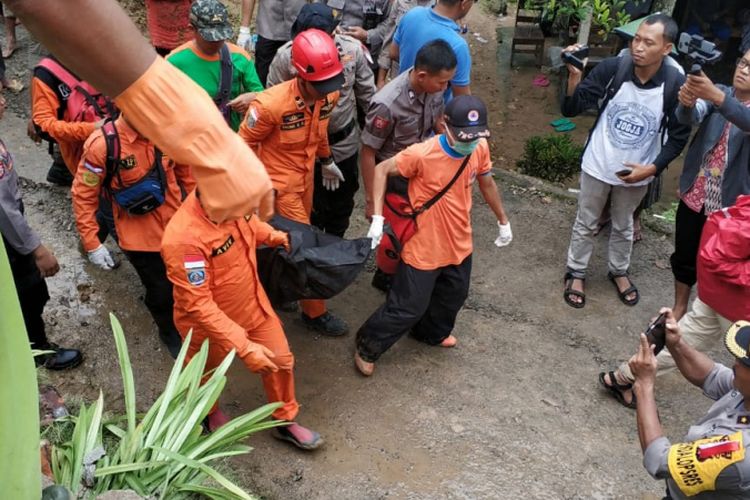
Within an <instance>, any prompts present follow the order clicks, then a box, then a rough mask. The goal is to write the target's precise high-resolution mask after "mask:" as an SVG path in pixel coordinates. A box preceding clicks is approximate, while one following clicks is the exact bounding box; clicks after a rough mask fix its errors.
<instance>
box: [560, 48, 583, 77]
mask: <svg viewBox="0 0 750 500" xmlns="http://www.w3.org/2000/svg"><path fill="white" fill-rule="evenodd" d="M560 56H561V57H562V59H563V61H565V62H566V63H567V64H570V65H572V66H575V67H576V68H578V69H579V70H581V71H583V60H584V59H586V58H587V57H588V56H589V47H588V45H581V46H580V47H578V49H576V50H573V51H571V52H565V51H563V52H562V53H561V54H560Z"/></svg>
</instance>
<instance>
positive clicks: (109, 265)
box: [89, 245, 115, 271]
mask: <svg viewBox="0 0 750 500" xmlns="http://www.w3.org/2000/svg"><path fill="white" fill-rule="evenodd" d="M89 261H90V262H91V263H92V264H94V265H96V266H97V267H100V268H102V269H104V270H105V271H111V270H112V269H114V268H115V261H114V259H113V258H112V255H110V253H109V250H107V247H105V246H104V245H99V248H97V249H96V250H92V251H90V252H89Z"/></svg>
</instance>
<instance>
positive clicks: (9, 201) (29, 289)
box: [0, 141, 49, 349]
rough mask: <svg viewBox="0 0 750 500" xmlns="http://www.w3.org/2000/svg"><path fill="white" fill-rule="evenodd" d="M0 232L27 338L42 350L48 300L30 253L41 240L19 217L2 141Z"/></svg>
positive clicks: (11, 172) (18, 200)
mask: <svg viewBox="0 0 750 500" xmlns="http://www.w3.org/2000/svg"><path fill="white" fill-rule="evenodd" d="M0 234H2V237H3V244H4V245H5V250H6V251H7V253H8V260H9V261H10V269H11V272H12V274H13V280H14V281H15V285H16V292H17V293H18V300H19V302H20V304H21V311H22V313H23V319H24V323H25V324H26V333H27V334H28V336H29V341H30V342H31V344H32V347H33V348H34V349H44V348H46V347H47V346H48V345H49V343H48V342H47V336H46V334H45V331H44V320H43V319H42V312H43V311H44V306H45V304H46V303H47V301H48V300H49V292H48V290H47V284H46V283H45V281H44V278H42V275H41V274H40V273H39V269H37V267H36V263H35V259H34V256H33V254H32V252H33V251H34V250H35V249H36V248H37V247H38V246H39V245H40V244H41V240H40V239H39V236H38V235H37V234H36V232H35V231H34V230H33V229H31V227H30V226H29V224H28V222H26V219H25V218H24V216H23V201H21V193H20V192H19V191H18V173H17V172H16V170H15V169H14V168H13V158H12V157H11V155H10V153H9V152H8V150H7V149H6V147H5V144H4V143H3V142H2V141H0Z"/></svg>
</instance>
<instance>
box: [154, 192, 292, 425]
mask: <svg viewBox="0 0 750 500" xmlns="http://www.w3.org/2000/svg"><path fill="white" fill-rule="evenodd" d="M273 233H278V231H274V229H273V228H272V227H271V226H269V225H268V224H266V223H264V222H261V221H260V220H259V219H258V217H256V216H251V217H246V218H244V219H237V220H233V221H230V222H223V223H220V224H216V223H214V222H212V221H211V220H210V219H209V218H208V217H207V215H206V212H205V210H204V209H203V207H202V206H201V203H200V201H199V200H198V197H197V196H196V192H195V191H194V192H193V193H191V194H190V195H189V196H188V197H187V198H186V199H185V201H184V202H183V204H182V206H181V207H180V208H179V209H178V210H177V213H176V214H175V215H174V217H172V220H171V221H170V222H169V224H168V225H167V229H166V231H165V232H164V239H163V240H162V250H161V253H162V257H163V259H164V263H165V264H166V266H167V276H168V277H169V280H170V281H171V282H172V284H173V286H174V320H175V325H176V326H177V329H178V330H179V331H180V334H181V335H182V336H183V338H184V337H185V335H186V334H187V332H188V331H189V330H190V329H191V328H192V330H193V336H192V340H191V343H190V347H189V349H188V353H187V359H188V360H189V359H190V358H192V356H194V355H195V354H196V353H197V352H198V351H199V350H200V347H201V345H202V344H203V341H204V340H206V339H208V341H209V354H208V361H207V363H206V370H207V371H208V370H212V369H214V368H216V367H217V366H218V365H219V364H220V363H221V361H222V360H223V359H224V357H225V356H226V355H227V353H229V351H231V350H232V349H235V350H236V351H237V354H238V356H239V357H243V355H244V354H246V353H247V351H248V348H249V346H250V343H251V342H253V343H256V344H261V345H263V346H265V347H267V348H268V349H270V350H271V351H273V353H274V357H273V358H272V359H271V361H273V363H275V364H276V365H277V366H278V368H279V370H278V371H277V372H273V373H268V374H262V375H261V377H262V379H263V386H264V388H265V390H266V395H267V397H268V401H269V402H277V401H281V402H283V403H284V405H283V406H282V407H281V408H279V409H278V410H276V411H275V412H274V414H273V415H274V417H275V418H278V419H282V420H294V418H295V417H296V415H297V412H298V410H299V405H298V404H297V400H296V399H295V396H294V375H293V373H292V368H293V366H294V357H293V355H292V353H291V351H290V350H289V344H288V343H287V340H286V335H284V330H283V328H282V326H281V321H279V318H278V317H277V316H276V313H275V312H274V310H273V308H272V307H271V303H270V301H269V300H268V296H266V292H265V290H263V286H262V285H261V283H260V280H259V278H258V268H257V262H256V256H255V248H256V247H257V246H260V245H262V244H264V243H268V244H271V238H272V236H273Z"/></svg>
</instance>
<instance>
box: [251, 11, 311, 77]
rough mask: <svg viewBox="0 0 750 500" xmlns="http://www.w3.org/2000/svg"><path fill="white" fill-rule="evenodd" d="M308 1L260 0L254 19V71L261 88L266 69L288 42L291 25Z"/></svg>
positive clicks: (266, 75)
mask: <svg viewBox="0 0 750 500" xmlns="http://www.w3.org/2000/svg"><path fill="white" fill-rule="evenodd" d="M306 3H310V2H309V0H260V1H259V3H258V14H257V15H256V17H255V31H256V32H257V33H258V41H257V42H256V43H255V69H256V70H257V71H258V77H259V78H260V82H261V83H262V84H263V86H266V79H267V78H268V67H269V66H270V65H271V61H273V57H274V55H276V51H277V50H278V49H279V48H280V47H281V46H282V45H284V44H285V43H286V42H288V41H289V37H290V33H291V31H292V23H294V20H295V19H297V15H298V14H299V11H300V9H302V6H303V5H305V4H306Z"/></svg>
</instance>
